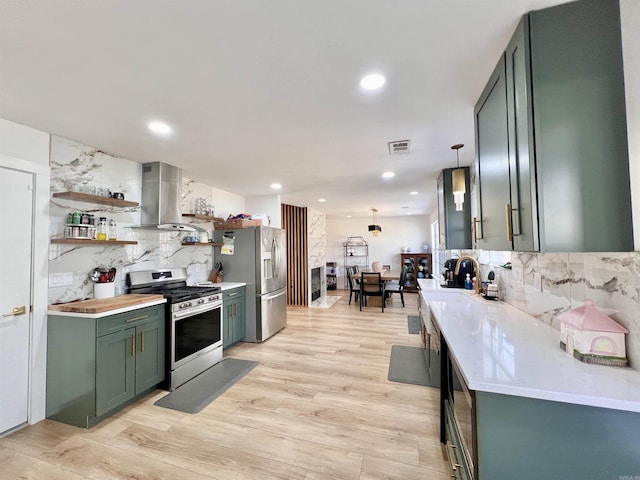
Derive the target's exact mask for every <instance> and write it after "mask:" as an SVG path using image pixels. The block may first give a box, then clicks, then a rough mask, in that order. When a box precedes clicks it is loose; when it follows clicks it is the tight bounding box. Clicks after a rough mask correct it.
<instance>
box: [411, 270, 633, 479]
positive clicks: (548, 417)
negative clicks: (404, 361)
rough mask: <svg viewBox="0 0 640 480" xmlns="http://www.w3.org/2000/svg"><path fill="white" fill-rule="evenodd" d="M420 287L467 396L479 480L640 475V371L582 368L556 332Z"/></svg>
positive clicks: (510, 310)
mask: <svg viewBox="0 0 640 480" xmlns="http://www.w3.org/2000/svg"><path fill="white" fill-rule="evenodd" d="M419 283H420V286H421V295H422V297H423V299H424V300H425V301H426V303H428V306H429V308H428V309H427V312H428V315H429V319H430V321H431V322H433V325H434V327H435V329H436V330H437V331H438V332H439V334H440V341H441V343H442V350H441V353H442V356H443V358H442V359H441V360H443V364H442V366H443V369H447V368H449V367H448V366H447V365H446V364H445V363H444V362H447V361H450V363H451V364H453V366H454V367H453V369H452V370H454V371H455V372H456V373H458V374H459V376H460V379H459V380H460V381H461V383H463V384H464V385H465V386H466V387H467V388H468V394H469V395H468V398H469V399H470V409H469V410H470V415H469V423H471V433H470V434H468V435H467V437H468V438H467V439H466V440H467V442H468V446H467V447H466V448H467V449H468V452H469V456H470V460H471V462H470V463H471V468H470V470H471V472H474V473H475V478H476V480H478V479H480V480H485V479H489V480H500V479H511V478H519V479H540V478H579V479H581V480H583V479H612V480H619V479H620V478H627V477H629V476H630V478H634V476H640V372H638V371H636V370H634V369H632V368H628V367H627V368H618V367H607V366H600V365H590V364H585V363H582V362H580V361H578V360H576V359H575V358H573V357H572V356H570V355H568V354H566V353H565V352H563V351H562V350H561V349H560V347H559V342H560V333H559V331H558V330H556V329H555V328H553V327H551V326H549V325H547V324H544V323H542V322H540V321H539V320H537V319H536V318H535V317H532V316H531V315H528V314H526V313H524V312H522V311H520V310H518V309H516V308H515V307H512V306H511V305H508V304H506V303H504V302H496V301H488V300H484V299H483V298H481V297H479V296H477V295H472V293H473V292H465V291H464V290H458V289H441V288H439V286H438V284H437V281H433V280H421V281H419ZM444 357H447V358H444ZM451 403H454V402H453V401H452V402H451ZM442 404H443V403H442V402H441V405H442ZM456 410H457V408H456ZM445 437H446V436H445V435H443V436H442V437H441V439H442V440H443V441H445V440H444V438H445ZM462 478H465V477H462Z"/></svg>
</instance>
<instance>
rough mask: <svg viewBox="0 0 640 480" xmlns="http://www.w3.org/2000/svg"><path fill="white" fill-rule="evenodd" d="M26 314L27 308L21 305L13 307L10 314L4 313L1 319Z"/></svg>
mask: <svg viewBox="0 0 640 480" xmlns="http://www.w3.org/2000/svg"><path fill="white" fill-rule="evenodd" d="M25 313H27V307H26V306H25V305H22V306H21V307H13V311H12V312H11V313H5V314H4V315H2V316H3V317H15V316H18V315H24V314H25Z"/></svg>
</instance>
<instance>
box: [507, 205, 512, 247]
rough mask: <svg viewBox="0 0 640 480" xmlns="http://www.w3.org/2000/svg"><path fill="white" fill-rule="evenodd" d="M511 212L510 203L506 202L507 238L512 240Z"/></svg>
mask: <svg viewBox="0 0 640 480" xmlns="http://www.w3.org/2000/svg"><path fill="white" fill-rule="evenodd" d="M512 212H513V210H512V209H511V204H510V203H507V240H508V241H510V242H511V241H512V240H513V220H512V218H511V217H512Z"/></svg>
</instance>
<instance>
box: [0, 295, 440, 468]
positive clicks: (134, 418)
mask: <svg viewBox="0 0 640 480" xmlns="http://www.w3.org/2000/svg"><path fill="white" fill-rule="evenodd" d="M329 294H330V295H342V299H341V300H340V301H339V302H338V303H337V304H335V305H334V306H333V307H331V308H328V309H323V308H290V309H289V312H288V325H287V327H286V328H285V329H284V330H282V331H281V332H280V333H278V334H277V335H276V336H274V337H272V338H270V339H269V340H267V341H266V342H265V343H263V344H251V343H240V344H238V345H237V346H235V347H232V348H231V349H229V350H228V351H227V352H225V356H230V357H237V358H243V359H247V360H257V361H259V362H260V365H258V367H256V368H255V369H254V370H252V371H251V372H250V373H249V374H248V375H247V376H245V377H244V378H243V379H242V380H241V381H240V382H238V383H237V384H236V385H234V386H233V387H232V388H231V389H229V390H228V391H227V392H225V393H224V394H223V395H222V396H221V397H219V398H218V399H216V400H215V401H214V402H213V403H211V404H210V405H209V406H208V407H207V408H205V409H204V410H203V411H202V412H200V413H199V414H196V415H190V414H186V413H182V412H177V411H174V410H169V409H165V408H162V407H157V406H155V405H153V402H154V401H156V400H157V399H158V398H160V397H162V396H164V395H166V392H164V391H161V390H158V391H156V392H155V393H153V394H151V395H149V396H147V397H146V398H144V399H143V400H142V401H140V402H138V403H137V404H135V405H132V406H130V407H128V408H126V409H125V410H123V411H121V412H119V413H118V414H116V415H115V416H114V417H112V418H110V419H108V420H106V421H104V422H102V423H100V424H98V425H97V426H95V427H93V428H92V429H89V430H84V429H80V428H76V427H72V426H68V425H64V424H61V423H58V422H54V421H50V420H45V421H43V422H40V423H38V424H36V425H33V426H29V427H27V428H24V429H22V430H20V431H18V432H16V433H13V434H12V435H9V436H6V437H4V438H2V439H0V478H2V479H3V480H6V479H33V480H43V479H44V480H57V479H60V480H79V479H95V480H98V479H100V480H103V479H136V480H150V479H171V480H182V479H185V480H186V479H188V480H197V479H211V478H214V479H224V480H228V479H238V480H244V479H250V480H251V479H301V480H328V479H336V478H340V479H403V480H410V479H428V480H439V479H445V478H449V476H448V475H447V474H446V473H445V472H446V462H445V459H444V457H443V454H442V449H441V447H440V444H439V442H438V413H437V412H438V393H437V390H435V389H432V388H429V387H422V386H416V385H408V384H402V383H393V382H389V381H388V380H387V373H388V365H389V354H390V351H391V346H392V345H394V344H399V345H414V346H418V345H419V343H420V338H419V335H409V334H408V332H407V315H408V314H414V315H415V314H417V305H416V302H417V296H416V294H406V295H405V297H406V298H405V299H406V307H405V308H402V304H401V303H400V297H399V296H398V295H397V294H396V295H394V298H393V299H392V301H391V303H390V306H389V307H388V308H386V309H385V313H384V314H382V313H380V308H379V307H378V308H373V307H369V308H366V309H365V310H364V311H363V312H360V311H359V310H358V305H357V304H356V303H355V302H352V304H351V306H349V305H348V298H349V292H348V291H341V290H337V291H330V292H329Z"/></svg>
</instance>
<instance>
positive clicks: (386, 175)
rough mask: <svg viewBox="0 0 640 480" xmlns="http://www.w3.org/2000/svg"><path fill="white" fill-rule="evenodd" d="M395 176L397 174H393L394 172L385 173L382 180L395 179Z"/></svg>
mask: <svg viewBox="0 0 640 480" xmlns="http://www.w3.org/2000/svg"><path fill="white" fill-rule="evenodd" d="M395 176H396V174H395V173H393V172H384V173H383V174H382V178H393V177H395Z"/></svg>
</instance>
